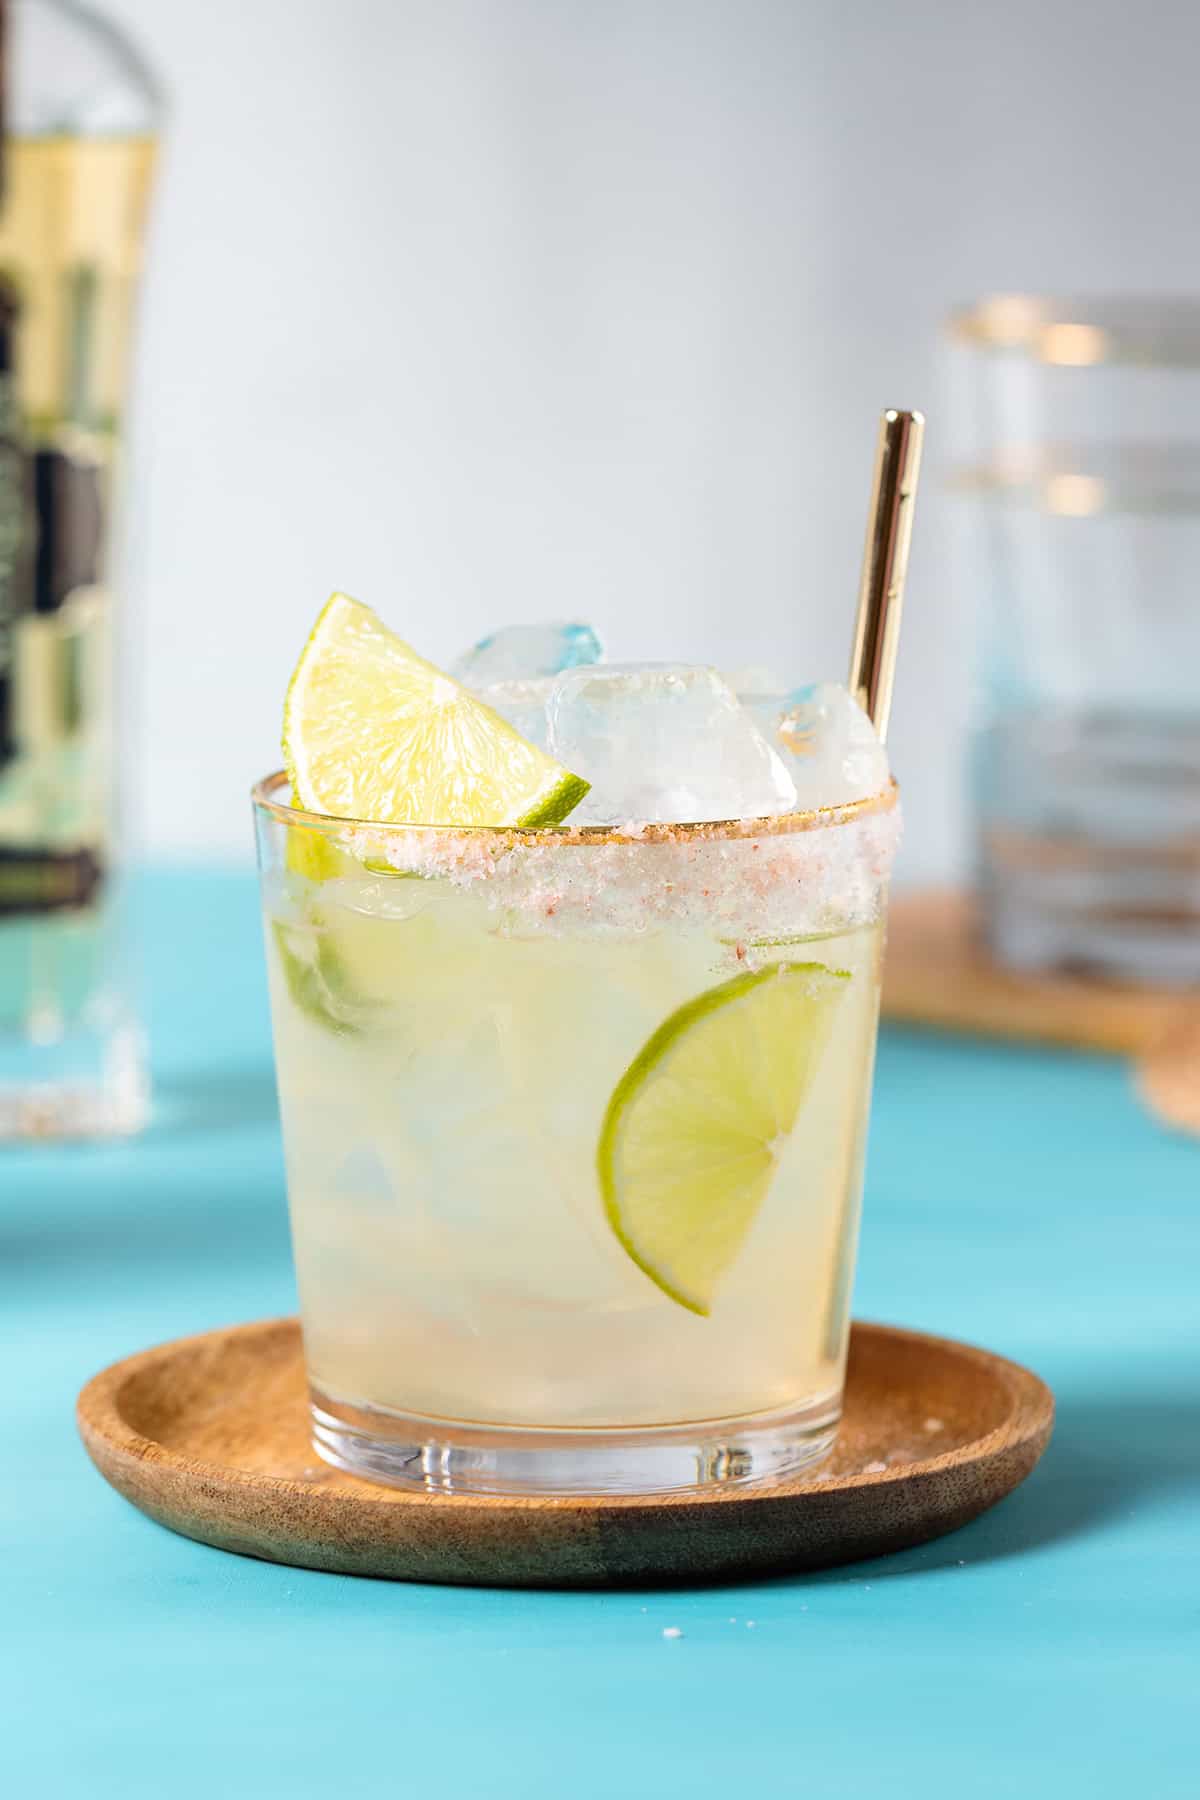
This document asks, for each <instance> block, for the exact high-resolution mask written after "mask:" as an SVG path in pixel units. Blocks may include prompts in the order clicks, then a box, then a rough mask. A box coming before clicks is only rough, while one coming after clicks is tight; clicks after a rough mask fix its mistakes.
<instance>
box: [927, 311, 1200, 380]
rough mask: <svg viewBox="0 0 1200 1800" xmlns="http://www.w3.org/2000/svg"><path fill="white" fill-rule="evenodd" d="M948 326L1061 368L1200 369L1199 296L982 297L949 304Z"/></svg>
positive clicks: (971, 340)
mask: <svg viewBox="0 0 1200 1800" xmlns="http://www.w3.org/2000/svg"><path fill="white" fill-rule="evenodd" d="M946 330H947V332H948V334H949V336H950V337H951V338H952V339H954V340H955V341H956V342H958V343H960V344H965V345H968V346H970V347H971V348H973V349H976V350H984V351H989V350H994V351H1010V352H1016V353H1018V354H1021V355H1024V356H1027V357H1028V358H1029V359H1030V360H1031V361H1033V362H1040V363H1047V364H1050V365H1053V366H1056V367H1060V368H1087V367H1091V366H1095V365H1101V364H1113V363H1126V364H1135V365H1137V364H1140V365H1143V366H1145V367H1150V368H1155V367H1157V368H1200V294H1152V293H1146V294H1091V295H1087V294H1018V293H1012V294H985V295H983V296H982V297H981V298H980V299H978V300H973V301H970V302H968V303H967V304H965V305H962V306H957V307H954V308H953V309H952V310H951V312H950V313H949V314H948V315H947V319H946Z"/></svg>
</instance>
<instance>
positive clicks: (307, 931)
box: [271, 919, 370, 1035]
mask: <svg viewBox="0 0 1200 1800" xmlns="http://www.w3.org/2000/svg"><path fill="white" fill-rule="evenodd" d="M271 926H272V931H273V933H274V937H275V947H276V949H277V950H278V952H279V962H280V966H281V968H282V969H283V978H284V980H285V981H286V982H287V986H288V992H289V994H290V995H291V997H292V999H293V1000H294V1002H295V1003H296V1005H297V1006H298V1007H299V1008H300V1011H301V1012H302V1013H305V1014H306V1015H307V1016H308V1018H310V1019H311V1020H312V1021H313V1023H314V1024H316V1025H323V1026H324V1027H325V1028H326V1029H327V1030H329V1031H334V1032H338V1033H340V1034H343V1035H344V1034H347V1033H348V1034H350V1035H356V1034H357V1033H358V1032H360V1031H362V1029H363V1027H364V1023H365V1016H366V1014H367V1013H368V1012H369V1010H370V1007H369V1002H367V1001H366V1000H364V998H363V996H362V995H361V994H360V993H359V992H358V991H357V989H356V988H355V987H354V986H353V985H352V983H351V981H350V979H349V977H348V975H347V973H346V970H345V968H344V966H343V964H342V962H341V959H340V958H339V956H338V954H337V951H336V950H335V949H334V947H333V945H332V944H331V943H330V941H329V939H328V938H327V937H326V936H325V935H324V934H323V933H322V932H321V931H320V930H317V929H314V927H313V926H311V925H290V924H285V923H284V922H283V921H282V920H281V919H273V920H272V921H271Z"/></svg>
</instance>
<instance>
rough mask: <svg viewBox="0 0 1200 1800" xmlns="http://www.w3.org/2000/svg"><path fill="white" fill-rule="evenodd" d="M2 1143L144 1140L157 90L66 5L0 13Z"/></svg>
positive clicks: (129, 56)
mask: <svg viewBox="0 0 1200 1800" xmlns="http://www.w3.org/2000/svg"><path fill="white" fill-rule="evenodd" d="M0 45H2V48H3V57H2V61H3V71H4V122H3V152H2V155H3V163H2V182H3V189H2V195H0V1138H4V1137H10V1138H11V1137H60V1136H78V1135H93V1134H102V1133H108V1132H120V1131H131V1130H135V1129H136V1128H137V1127H138V1126H139V1125H140V1124H141V1123H142V1122H143V1120H144V1118H145V1114H146V1108H147V1083H146V1074H145V1061H144V1053H143V1043H142V1033H141V1030H140V1028H139V1025H138V1022H137V1018H136V1015H135V1010H134V1007H133V1006H132V1004H131V1001H130V997H129V992H128V987H127V982H126V977H125V973H124V970H123V968H122V961H121V956H122V952H121V931H120V921H121V894H120V883H119V871H118V869H117V867H116V864H115V860H114V798H113V796H114V773H115V757H114V751H115V743H114V729H113V727H114V707H113V699H112V693H113V681H112V675H113V670H112V652H113V620H112V601H113V595H112V588H111V557H112V552H113V533H112V508H113V494H114V487H115V484H116V480H117V473H118V452H119V448H120V425H121V411H122V404H123V397H124V387H125V377H126V364H127V352H128V344H129V335H130V325H131V317H132V311H133V302H134V295H135V287H136V283H137V274H138V265H139V258H140V250H141V242H142V231H143V223H144V219H145V212H146V201H147V195H148V190H149V185H150V178H151V171H152V167H153V162H154V148H155V130H156V122H157V110H158V108H157V95H156V90H155V87H154V84H153V82H152V81H151V80H150V78H149V77H148V76H147V74H146V72H145V70H144V68H143V66H142V64H141V61H140V59H139V58H138V56H137V55H136V54H135V52H134V51H133V50H132V49H131V48H130V46H129V45H128V44H127V43H126V42H125V41H124V39H123V38H122V37H121V36H120V35H119V34H118V33H116V32H115V31H114V30H113V29H112V28H111V27H110V26H109V25H108V24H107V23H105V22H104V20H102V19H101V18H100V17H99V15H97V14H95V13H93V12H91V11H90V10H86V9H85V8H84V7H82V6H76V5H74V4H73V3H71V0H8V3H7V5H5V4H4V0H0Z"/></svg>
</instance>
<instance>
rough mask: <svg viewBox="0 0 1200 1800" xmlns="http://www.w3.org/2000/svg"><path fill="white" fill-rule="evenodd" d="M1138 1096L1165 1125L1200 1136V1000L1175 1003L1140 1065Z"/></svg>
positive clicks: (1138, 1071)
mask: <svg viewBox="0 0 1200 1800" xmlns="http://www.w3.org/2000/svg"><path fill="white" fill-rule="evenodd" d="M1137 1088H1138V1093H1139V1094H1140V1095H1141V1097H1142V1099H1143V1100H1144V1101H1145V1102H1146V1105H1147V1106H1148V1107H1149V1108H1150V1110H1151V1112H1152V1113H1154V1114H1155V1115H1156V1116H1157V1117H1158V1118H1160V1119H1161V1120H1162V1121H1163V1123H1164V1124H1165V1125H1172V1126H1174V1127H1175V1129H1176V1130H1177V1131H1188V1132H1191V1133H1192V1134H1193V1135H1194V1136H1196V1137H1200V999H1191V1000H1183V1001H1179V1002H1177V1003H1176V1006H1175V1010H1174V1011H1173V1013H1172V1014H1171V1017H1170V1019H1169V1021H1168V1023H1167V1028H1166V1030H1165V1031H1164V1032H1163V1034H1162V1036H1161V1037H1160V1038H1159V1039H1158V1041H1157V1042H1156V1043H1154V1044H1153V1045H1152V1046H1151V1047H1150V1049H1149V1050H1148V1051H1147V1052H1146V1054H1145V1055H1144V1056H1143V1057H1142V1058H1141V1060H1140V1061H1139V1063H1138V1066H1137Z"/></svg>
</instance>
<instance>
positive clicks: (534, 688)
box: [475, 675, 554, 750]
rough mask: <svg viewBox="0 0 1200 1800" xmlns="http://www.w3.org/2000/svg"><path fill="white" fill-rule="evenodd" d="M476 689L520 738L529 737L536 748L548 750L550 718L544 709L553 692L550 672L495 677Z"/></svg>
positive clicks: (552, 678)
mask: <svg viewBox="0 0 1200 1800" xmlns="http://www.w3.org/2000/svg"><path fill="white" fill-rule="evenodd" d="M475 691H476V693H477V694H478V695H479V698H480V699H481V700H486V701H487V703H488V705H489V706H490V707H492V709H493V710H494V711H495V712H498V713H499V714H500V717H501V718H502V719H507V720H508V722H509V724H510V725H512V726H514V727H515V729H516V730H517V731H519V732H520V733H521V736H522V737H523V738H528V740H529V742H530V743H531V744H536V745H537V747H538V749H539V750H549V748H550V720H549V717H548V715H547V710H546V709H547V707H548V705H549V702H550V696H551V694H552V693H553V692H554V677H553V676H552V675H542V676H538V677H537V678H536V679H534V680H531V681H496V682H492V683H491V684H490V685H489V686H488V687H482V688H476V690H475Z"/></svg>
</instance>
